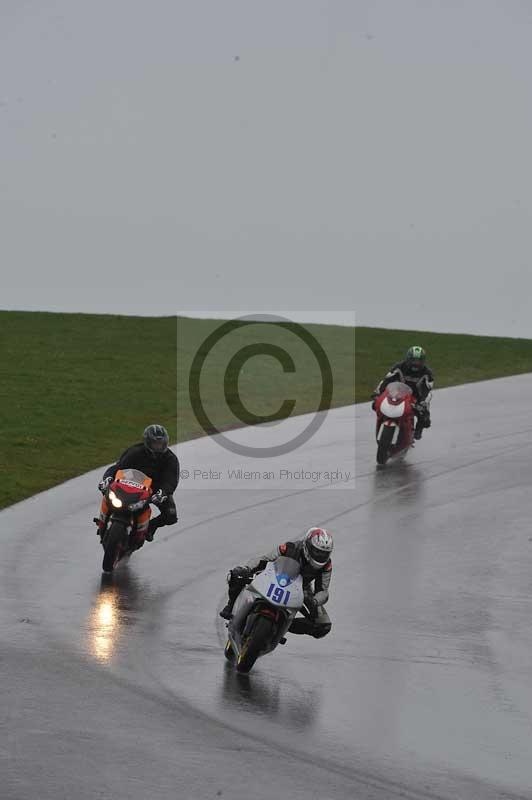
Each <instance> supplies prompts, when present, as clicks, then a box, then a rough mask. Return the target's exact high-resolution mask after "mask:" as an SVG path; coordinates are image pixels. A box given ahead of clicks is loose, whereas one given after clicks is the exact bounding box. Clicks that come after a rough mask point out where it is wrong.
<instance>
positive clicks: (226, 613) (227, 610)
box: [220, 603, 233, 621]
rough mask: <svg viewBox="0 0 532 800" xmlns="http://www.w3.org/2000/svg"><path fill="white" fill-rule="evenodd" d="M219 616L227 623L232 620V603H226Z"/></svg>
mask: <svg viewBox="0 0 532 800" xmlns="http://www.w3.org/2000/svg"><path fill="white" fill-rule="evenodd" d="M220 616H221V618H222V619H226V620H228V621H229V620H230V619H232V617H233V604H232V603H227V605H226V606H224V607H223V608H222V610H221V611H220Z"/></svg>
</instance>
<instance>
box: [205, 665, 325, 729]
mask: <svg viewBox="0 0 532 800" xmlns="http://www.w3.org/2000/svg"><path fill="white" fill-rule="evenodd" d="M221 689H222V691H221V705H222V707H224V708H231V709H232V710H235V711H244V712H247V713H250V714H253V715H256V714H259V715H261V716H266V717H268V718H269V719H271V720H272V721H275V722H280V723H281V724H282V725H283V726H285V727H288V728H293V729H296V730H300V731H301V730H305V729H308V728H311V727H312V726H313V725H314V723H315V721H316V718H317V715H318V711H319V706H320V700H321V696H320V692H319V689H317V690H316V691H313V692H311V691H309V690H305V689H303V688H302V686H300V685H298V684H290V685H281V684H280V683H278V682H276V679H275V678H274V677H273V676H269V677H265V676H264V675H260V674H259V673H255V674H251V675H239V674H238V673H237V672H236V671H235V669H234V667H233V666H232V665H231V664H225V668H224V674H223V682H222V687H221Z"/></svg>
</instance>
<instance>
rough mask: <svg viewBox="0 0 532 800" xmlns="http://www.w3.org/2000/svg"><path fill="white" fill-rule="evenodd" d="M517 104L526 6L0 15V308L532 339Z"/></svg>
mask: <svg viewBox="0 0 532 800" xmlns="http://www.w3.org/2000/svg"><path fill="white" fill-rule="evenodd" d="M236 57H238V60H237V59H236ZM531 88H532V3H530V2H525V1H524V0H523V1H521V0H505V2H502V0H498V2H491V1H490V0H477V1H475V0H470V1H469V2H458V0H456V2H452V0H445V2H443V0H441V2H431V1H430V0H424V1H423V2H422V1H421V0H419V2H413V0H401V2H398V1H397V0H387V1H384V0H382V1H381V0H357V1H356V2H355V0H349V1H346V2H344V0H322V2H318V1H317V0H282V2H281V1H280V0H267V1H266V0H262V2H257V1H256V0H190V2H179V0H171V1H170V0H168V1H167V2H165V1H163V0H154V2H149V3H148V2H135V1H134V0H114V1H113V0H105V2H104V1H103V0H92V2H90V3H87V2H81V0H55V1H54V0H48V1H47V2H30V0H26V1H25V2H23V0H3V3H2V4H1V6H0V136H1V141H0V159H1V168H0V220H1V226H2V232H1V242H2V261H1V264H2V266H1V271H2V274H1V284H0V285H1V294H0V307H3V308H31V309H38V308H40V309H65V310H86V311H98V310H99V311H117V312H121V313H146V314H157V313H166V314H171V313H178V312H188V313H190V312H191V311H192V310H196V311H202V310H205V311H210V312H212V311H218V312H219V313H223V311H224V310H225V309H228V310H231V311H234V309H235V308H240V309H241V312H242V313H249V312H250V311H257V310H263V311H272V312H274V313H275V312H276V311H279V310H281V311H282V310H283V309H287V308H288V309H299V312H300V313H299V315H298V316H299V318H305V317H306V316H309V315H310V316H314V315H313V314H312V311H313V310H314V309H321V310H322V311H324V312H327V314H326V315H325V316H326V317H328V318H330V319H332V320H338V321H344V320H345V321H349V319H350V318H351V317H348V316H347V315H343V314H342V313H341V312H342V310H344V309H355V310H356V313H357V321H358V322H359V323H360V324H383V325H390V326H391V325H396V326H399V327H410V326H412V327H418V328H425V329H436V330H467V331H474V332H480V333H495V334H508V335H513V336H517V335H524V336H531V337H532V316H531V314H530V289H531V286H532V270H531V255H532V233H531V231H532V225H531V221H532V220H531V217H532V159H531V148H532V106H531V98H532V95H531ZM322 318H323V316H322Z"/></svg>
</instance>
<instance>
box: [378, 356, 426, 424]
mask: <svg viewBox="0 0 532 800" xmlns="http://www.w3.org/2000/svg"><path fill="white" fill-rule="evenodd" d="M426 360H427V355H426V353H425V351H424V350H423V348H422V347H419V346H418V345H414V346H413V347H409V348H408V350H407V352H406V357H405V359H404V361H399V362H398V363H397V364H394V365H393V367H392V368H391V369H390V371H389V372H388V373H387V374H386V375H385V377H384V378H383V380H382V381H381V382H380V383H379V385H378V386H377V388H376V389H375V391H374V392H373V393H372V395H371V400H372V403H371V407H372V408H373V410H375V400H376V398H377V397H379V395H380V394H382V392H383V391H384V389H385V388H386V386H388V384H389V383H392V382H393V381H401V382H402V383H406V385H407V386H409V387H410V388H411V389H412V392H413V394H414V397H415V400H416V405H415V409H414V410H415V413H416V416H417V423H416V428H415V431H414V438H415V439H421V435H422V433H423V429H424V428H430V426H431V419H430V399H431V393H432V389H433V386H434V376H433V374H432V370H431V369H430V367H429V366H427V363H426Z"/></svg>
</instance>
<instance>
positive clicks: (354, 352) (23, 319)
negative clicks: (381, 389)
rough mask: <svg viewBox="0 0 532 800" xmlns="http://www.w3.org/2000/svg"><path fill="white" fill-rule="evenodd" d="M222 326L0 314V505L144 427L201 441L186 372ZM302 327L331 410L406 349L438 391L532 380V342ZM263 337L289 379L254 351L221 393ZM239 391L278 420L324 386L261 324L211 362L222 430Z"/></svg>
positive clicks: (98, 458)
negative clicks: (316, 346) (316, 351)
mask: <svg viewBox="0 0 532 800" xmlns="http://www.w3.org/2000/svg"><path fill="white" fill-rule="evenodd" d="M221 324H222V323H221V321H220V320H191V319H186V318H180V319H179V320H176V318H175V317H167V318H146V317H121V316H99V315H85V314H52V313H33V312H11V311H3V312H0V437H1V442H2V445H1V448H0V474H1V475H2V481H3V487H4V491H3V492H2V498H1V500H0V507H2V506H7V505H10V504H11V503H14V502H16V501H18V500H22V499H23V498H25V497H28V496H29V495H31V494H34V493H35V492H38V491H41V490H43V489H46V488H49V487H50V486H53V485H55V484H57V483H60V482H62V481H64V480H66V479H67V478H71V477H74V476H75V475H79V474H81V473H83V472H86V471H87V470H89V469H91V468H94V467H97V466H98V465H101V464H104V463H107V462H110V461H112V460H113V459H114V458H115V457H116V456H117V454H118V453H120V452H121V451H122V449H124V448H125V447H126V446H127V445H128V444H130V443H132V442H135V441H138V440H139V438H140V432H141V431H142V430H143V428H144V426H145V425H146V424H147V423H148V422H150V421H157V422H161V423H162V424H164V425H166V426H167V428H168V429H169V432H170V435H171V437H172V439H173V440H174V441H184V440H186V439H190V438H193V437H195V436H199V435H202V434H203V433H204V431H203V429H202V428H201V426H200V425H199V423H198V421H197V419H196V417H195V415H194V412H193V409H192V407H191V403H190V399H189V392H188V380H189V373H190V369H191V366H192V364H193V361H194V356H195V355H196V353H197V352H198V350H200V351H201V352H204V351H205V345H204V342H205V339H206V338H207V337H208V336H209V335H210V334H212V333H213V331H215V330H216V329H218V328H219V326H220V325H221ZM305 329H306V330H307V331H309V332H310V333H311V334H312V335H313V336H314V337H315V339H316V340H317V341H318V342H319V343H320V345H321V346H322V347H323V349H324V351H325V353H326V354H327V357H328V359H329V362H330V364H331V369H332V376H333V385H332V405H333V406H340V405H345V404H347V403H352V402H353V401H355V402H361V401H365V400H367V399H368V397H369V394H370V392H371V390H372V389H373V387H374V386H375V384H376V382H377V381H378V379H379V378H380V377H381V376H382V375H383V374H384V373H385V372H386V370H387V369H388V367H389V366H390V364H392V363H393V362H394V361H396V360H397V359H398V358H399V357H400V356H401V355H402V354H403V352H404V351H405V350H406V349H407V347H408V346H409V345H411V344H422V345H423V346H424V347H425V349H426V350H427V351H428V353H429V356H430V358H429V361H430V364H431V365H432V367H433V369H434V372H435V375H436V381H437V386H438V387H443V386H452V385H455V384H459V383H467V382H470V381H477V380H485V379H488V378H497V377H503V376H507V375H513V374H517V373H522V372H532V340H526V339H504V338H495V337H480V336H466V335H455V334H437V333H420V332H414V331H393V330H384V329H378V328H357V329H356V331H354V330H353V329H352V328H351V329H350V328H343V327H339V326H328V325H305ZM355 333H356V336H355ZM263 340H267V341H268V342H269V343H270V344H273V345H275V346H277V347H279V348H282V349H283V350H285V351H287V352H289V353H290V356H291V358H292V360H293V362H294V368H295V371H294V372H290V371H288V372H284V371H283V369H282V367H281V365H280V363H279V362H278V361H277V360H276V358H275V357H274V356H272V355H271V354H270V355H255V356H254V357H252V358H250V359H249V360H247V361H246V363H245V364H244V365H243V366H242V369H241V370H239V371H238V381H236V382H234V383H233V386H229V388H228V394H227V396H226V394H225V393H224V390H223V387H224V374H225V370H226V367H227V364H228V362H229V361H230V360H231V357H232V356H233V355H234V354H235V352H236V351H237V350H240V349H241V348H242V347H253V346H254V345H255V344H256V343H257V341H263ZM202 348H203V349H202ZM355 356H356V381H355V380H354V371H353V363H354V357H355ZM285 366H288V368H290V365H285ZM235 374H236V373H235ZM236 386H238V391H239V394H240V397H241V399H242V403H243V405H244V407H245V408H247V409H250V410H252V412H253V413H255V414H257V415H269V416H271V417H272V418H279V417H280V416H283V412H282V411H280V403H281V402H282V401H283V400H284V399H285V398H286V397H287V396H288V397H290V398H292V399H293V400H294V401H295V407H294V411H293V413H303V412H305V411H312V410H315V409H316V408H317V407H318V404H319V399H320V394H321V386H322V384H321V375H320V370H319V368H318V365H317V362H316V359H315V357H314V356H313V355H312V353H311V352H310V350H309V348H308V346H307V344H305V343H303V342H301V341H300V340H299V339H297V337H296V336H295V335H294V332H293V331H287V330H280V329H278V328H276V329H275V330H274V329H272V327H271V326H269V327H267V326H266V324H264V323H263V324H262V330H261V326H242V327H240V328H239V329H238V330H236V331H233V332H232V333H231V334H230V335H227V336H226V337H224V338H223V339H222V340H221V341H220V342H219V343H218V344H217V345H216V346H215V347H214V348H213V349H212V351H211V353H210V354H209V355H208V356H206V360H205V369H204V372H203V374H202V378H201V380H200V388H201V394H202V398H203V400H204V404H205V407H206V410H207V411H208V413H209V416H211V418H212V419H213V421H215V423H216V424H217V426H218V427H220V428H229V427H231V426H234V425H237V424H241V421H240V420H239V419H238V417H237V416H236V415H235V414H234V413H233V412H232V411H231V410H230V408H228V405H227V399H229V400H230V401H231V399H232V400H234V399H235V397H236Z"/></svg>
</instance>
